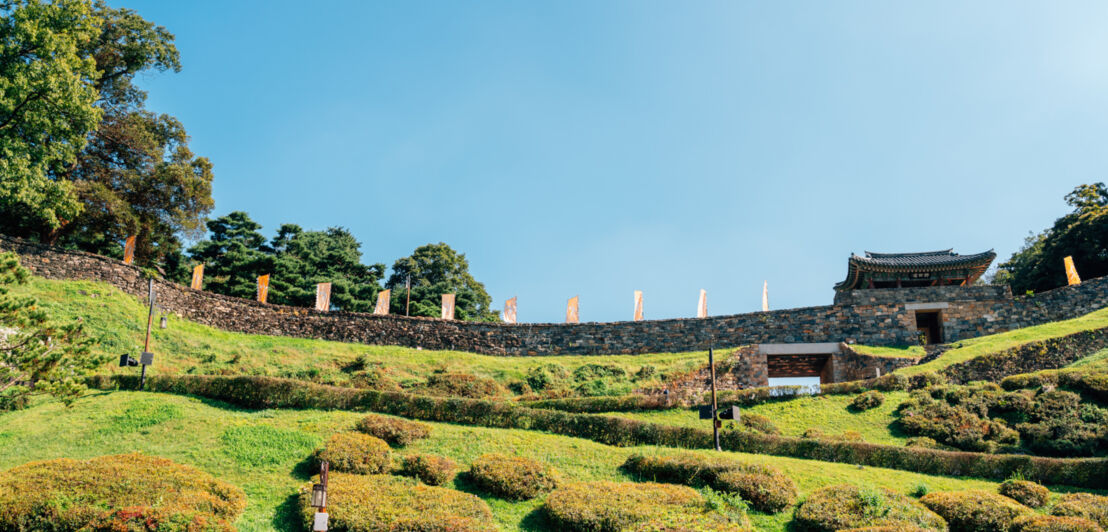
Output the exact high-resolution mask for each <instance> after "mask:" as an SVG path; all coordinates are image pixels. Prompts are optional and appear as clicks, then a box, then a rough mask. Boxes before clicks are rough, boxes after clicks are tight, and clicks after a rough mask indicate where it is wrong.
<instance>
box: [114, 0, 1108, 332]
mask: <svg viewBox="0 0 1108 532" xmlns="http://www.w3.org/2000/svg"><path fill="white" fill-rule="evenodd" d="M112 4H113V5H116V6H124V7H129V8H133V9H135V10H137V11H138V12H139V13H140V14H142V15H143V16H144V17H146V18H147V19H150V20H153V21H155V22H157V23H158V24H161V25H164V26H166V27H167V28H168V29H169V30H170V31H172V32H173V33H175V34H176V36H177V45H178V47H179V49H180V51H181V56H182V57H181V59H182V62H183V64H184V69H183V71H182V72H180V73H178V74H173V73H165V74H154V75H148V76H144V77H142V78H141V79H140V80H139V82H140V84H141V85H142V86H143V87H144V88H146V89H147V90H148V91H149V93H150V99H149V102H148V107H150V108H151V109H153V110H155V111H159V112H165V113H169V114H172V115H174V116H177V117H178V118H180V119H181V120H182V122H183V123H184V124H185V127H186V128H187V130H188V131H189V133H190V134H191V136H192V142H191V147H192V148H193V150H194V151H195V152H197V153H198V154H201V155H205V156H207V157H209V158H210V159H211V160H212V162H213V163H214V165H215V175H216V181H215V192H214V194H215V200H216V211H215V213H214V214H215V215H221V214H225V213H227V212H230V211H232V210H245V211H247V212H249V213H250V214H251V216H253V217H254V219H256V220H258V221H259V222H260V223H262V224H263V225H264V227H265V231H266V233H267V235H272V233H273V231H275V230H276V228H277V227H278V225H279V224H281V223H286V222H290V223H297V224H300V225H301V226H303V227H305V228H309V229H323V228H325V227H328V226H336V225H337V226H343V227H347V228H349V229H350V230H351V231H352V232H353V233H354V234H355V235H356V236H357V237H358V238H359V239H360V240H361V242H362V243H363V249H362V251H363V254H364V258H365V261H366V262H370V263H372V262H383V263H385V264H386V265H388V264H391V263H392V261H393V260H395V259H396V258H398V257H401V256H404V255H408V254H409V253H410V252H411V251H412V250H413V249H414V248H415V247H417V246H419V245H421V244H425V243H428V242H439V241H443V242H447V243H449V244H450V245H451V246H453V247H454V248H455V249H458V250H460V251H463V252H464V253H466V255H467V257H468V258H469V261H470V266H471V271H472V272H473V274H474V275H475V276H476V277H477V279H478V280H480V281H482V282H484V283H485V285H486V287H487V288H488V291H489V293H490V294H491V295H492V297H493V299H494V302H493V305H494V308H500V307H502V305H503V302H504V300H505V299H507V298H509V297H512V296H518V297H519V318H520V320H521V321H527V322H545V321H561V320H562V319H563V317H564V312H565V303H566V300H567V299H568V298H569V297H571V296H574V295H579V296H580V297H581V319H582V321H613V320H624V319H629V318H630V317H631V314H632V305H633V300H632V292H633V291H634V290H642V291H643V292H644V293H645V313H646V317H647V318H648V319H652V318H653V319H658V318H672V317H689V316H692V315H694V313H695V309H696V301H697V295H698V293H699V290H700V289H701V288H704V289H706V290H707V291H708V310H709V313H710V314H712V315H720V314H732V313H739V312H749V311H755V310H759V309H760V305H761V291H762V281H763V280H768V282H769V287H770V305H771V307H772V308H789V307H798V306H808V305H823V304H829V303H830V301H831V298H832V295H833V291H832V288H831V287H832V285H833V284H834V283H835V282H837V281H840V280H841V279H842V278H843V277H844V276H845V272H846V259H847V257H848V256H849V255H850V253H851V252H856V253H861V252H862V251H863V250H871V251H923V250H932V249H945V248H950V247H953V248H955V250H956V251H960V252H963V253H973V252H978V251H982V250H985V249H989V248H995V249H996V251H997V253H998V254H999V255H1000V256H1001V258H1002V259H1003V258H1007V257H1008V256H1009V255H1010V254H1011V253H1012V252H1013V251H1015V250H1016V249H1018V247H1019V246H1020V244H1021V243H1022V241H1023V238H1024V237H1025V236H1026V235H1027V233H1028V231H1032V230H1034V231H1039V230H1041V229H1043V228H1044V227H1046V226H1048V225H1049V224H1050V223H1051V222H1052V221H1053V220H1054V219H1055V218H1056V217H1058V216H1059V215H1061V214H1063V213H1064V212H1065V211H1066V210H1067V208H1066V206H1065V205H1064V203H1063V201H1062V196H1064V195H1065V194H1066V193H1067V192H1068V191H1069V190H1071V189H1072V188H1073V187H1074V186H1075V185H1077V184H1079V183H1084V182H1094V181H1103V180H1105V179H1106V172H1105V166H1106V160H1105V159H1106V155H1105V154H1106V153H1108V150H1105V148H1104V140H1105V139H1106V138H1108V99H1106V96H1105V95H1106V94H1108V60H1106V57H1108V54H1106V52H1108V32H1105V31H1104V27H1105V25H1106V23H1108V3H1104V2H1064V3H1055V2H1049V3H1045V2H1039V3H1026V2H1013V1H996V2H954V1H950V2H847V1H844V2H794V3H782V2H708V1H705V2H693V3H678V2H661V1H629V2H614V1H595V0H592V1H557V2H545V3H538V2H485V1H481V2H446V1H443V2H419V1H417V2H360V1H359V2H318V3H305V2H295V3H294V2H282V1H272V2H245V1H244V2H160V1H131V0H114V1H112ZM308 6H310V7H308Z"/></svg>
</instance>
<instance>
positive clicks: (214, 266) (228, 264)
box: [189, 211, 273, 298]
mask: <svg viewBox="0 0 1108 532" xmlns="http://www.w3.org/2000/svg"><path fill="white" fill-rule="evenodd" d="M261 228H262V226H261V225H259V224H258V223H257V222H255V221H254V220H251V219H250V215H248V214H246V213H245V212H242V211H235V212H232V213H230V214H228V215H226V216H221V217H219V218H216V219H215V220H211V221H209V222H208V231H209V232H210V234H211V236H210V237H209V239H208V240H204V241H201V242H198V243H197V244H196V245H195V246H193V247H192V248H190V249H189V254H190V255H191V256H192V259H193V260H195V261H197V262H200V263H203V264H204V289H205V290H208V291H211V292H215V293H217V294H224V295H228V296H235V297H244V298H253V297H254V296H255V295H256V294H257V287H258V276H259V275H264V274H267V273H272V272H273V256H272V255H271V254H270V253H269V252H268V247H267V246H266V245H265V237H263V236H262V234H261V233H260V232H258V230H259V229H261Z"/></svg>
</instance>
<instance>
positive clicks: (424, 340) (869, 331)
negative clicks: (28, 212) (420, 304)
mask: <svg viewBox="0 0 1108 532" xmlns="http://www.w3.org/2000/svg"><path fill="white" fill-rule="evenodd" d="M0 251H13V252H16V253H18V254H19V255H20V257H21V261H22V263H23V265H24V266H26V267H27V268H28V269H30V270H32V271H33V272H34V273H35V274H36V275H38V276H41V277H45V278H48V279H63V280H69V279H83V280H92V281H101V282H106V283H109V284H112V285H114V286H116V287H118V288H119V289H121V290H123V291H124V292H127V293H129V294H131V295H134V296H136V297H138V298H140V299H142V300H145V298H146V293H147V279H146V277H145V275H144V273H143V271H142V270H141V269H140V268H138V267H135V266H131V265H126V264H123V263H122V262H121V261H118V260H115V259H110V258H107V257H102V256H99V255H94V254H90V253H84V252H80V251H69V250H62V249H59V248H55V247H51V246H45V245H41V244H36V243H32V242H27V241H23V240H20V239H17V238H11V237H6V236H0ZM155 289H156V291H157V300H158V305H159V306H161V307H162V308H163V309H165V310H166V311H169V312H172V313H174V314H176V315H178V316H181V317H183V318H187V319H189V320H191V321H195V322H198V323H203V324H206V325H210V326H213V327H217V328H220V329H224V330H229V331H237V332H245V333H254V334H267V335H277V336H292V337H300V338H317V339H324V340H335V341H342V342H353V343H364V344H371V345H398V346H407V347H422V348H424V349H456V350H461V351H469V352H475V353H484V354H490V355H508V356H527V355H604V354H637V353H656V352H682V351H695V350H703V349H707V348H708V346H709V345H714V346H715V347H717V348H732V347H738V346H742V345H749V344H761V343H817V342H847V343H852V342H856V343H861V344H868V345H906V344H914V343H916V342H917V335H918V332H917V330H916V324H915V312H916V311H919V310H939V311H940V312H941V313H942V317H943V332H944V337H945V340H946V341H947V342H950V341H956V340H960V339H965V338H970V337H975V336H981V335H985V334H992V333H997V332H1004V331H1007V330H1010V329H1016V328H1021V327H1027V326H1030V325H1036V324H1040V323H1045V322H1049V321H1056V320H1060V319H1068V318H1073V317H1076V316H1079V315H1082V314H1085V313H1088V312H1091V311H1093V310H1097V309H1099V308H1102V307H1104V306H1105V305H1108V277H1104V278H1099V279H1092V280H1087V281H1085V282H1084V283H1082V284H1081V285H1078V286H1068V287H1063V288H1059V289H1056V290H1051V291H1049V292H1046V293H1042V294H1037V295H1035V296H1021V297H1013V296H1012V294H1011V292H1010V290H1009V289H1008V287H997V286H972V287H937V288H903V289H888V290H857V291H853V292H847V293H840V294H839V295H837V296H836V298H835V304H833V305H828V306H820V307H805V308H797V309H789V310H774V311H769V312H754V313H747V314H735V315H730V316H713V317H709V318H699V319H697V318H689V319H670V320H650V321H638V322H612V323H577V324H562V323H543V324H527V323H523V324H505V323H469V322H460V321H444V320H440V319H433V318H414V317H404V316H375V315H372V314H364V313H351V312H319V311H315V310H312V309H305V308H297V307H288V306H282V305H272V304H263V303H258V302H256V301H251V300H246V299H240V298H234V297H228V296H223V295H219V294H213V293H209V292H203V291H198V290H192V289H191V288H189V287H187V286H182V285H178V284H176V283H171V282H167V281H161V280H155Z"/></svg>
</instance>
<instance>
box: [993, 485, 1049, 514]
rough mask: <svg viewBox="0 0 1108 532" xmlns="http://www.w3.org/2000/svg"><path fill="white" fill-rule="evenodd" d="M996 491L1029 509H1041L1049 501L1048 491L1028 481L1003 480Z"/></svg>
mask: <svg viewBox="0 0 1108 532" xmlns="http://www.w3.org/2000/svg"><path fill="white" fill-rule="evenodd" d="M997 491H998V492H999V493H1000V494H1001V495H1003V496H1005V497H1008V498H1009V499H1012V500H1014V501H1016V502H1018V503H1020V504H1022V505H1024V506H1028V507H1030V508H1041V507H1043V506H1044V505H1046V502H1047V501H1048V500H1050V490H1048V489H1046V488H1045V487H1043V486H1042V485H1039V484H1036V483H1034V482H1031V481H1029V480H1005V481H1004V482H1002V483H1001V484H1000V487H999V488H998V489H997Z"/></svg>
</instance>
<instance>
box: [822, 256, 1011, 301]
mask: <svg viewBox="0 0 1108 532" xmlns="http://www.w3.org/2000/svg"><path fill="white" fill-rule="evenodd" d="M935 253H936V252H929V253H914V254H912V253H905V254H902V255H900V256H909V257H911V256H914V257H919V256H931V255H934V254H935ZM877 255H881V254H877ZM891 255H892V254H885V255H883V256H882V257H881V258H879V259H876V260H875V259H872V258H869V257H861V256H858V255H855V254H851V255H850V259H849V260H848V261H847V272H846V279H844V280H843V281H842V282H840V283H837V284H835V290H836V291H838V292H843V291H846V290H853V289H855V288H857V285H858V280H859V278H860V277H861V275H862V273H863V272H875V273H931V272H942V271H950V270H965V269H968V270H970V271H971V274H970V275H969V276H967V278H966V283H967V284H969V283H972V282H974V281H976V280H977V278H979V277H981V276H982V275H983V274H984V273H985V271H986V270H988V269H989V265H990V264H992V262H993V260H994V259H996V252H994V251H993V250H991V249H990V250H989V251H986V252H984V253H977V254H974V255H965V256H959V257H957V260H953V261H950V262H947V263H943V264H905V265H894V264H886V263H884V262H883V260H882V259H885V258H886V257H889V256H891ZM886 260H887V259H886Z"/></svg>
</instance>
